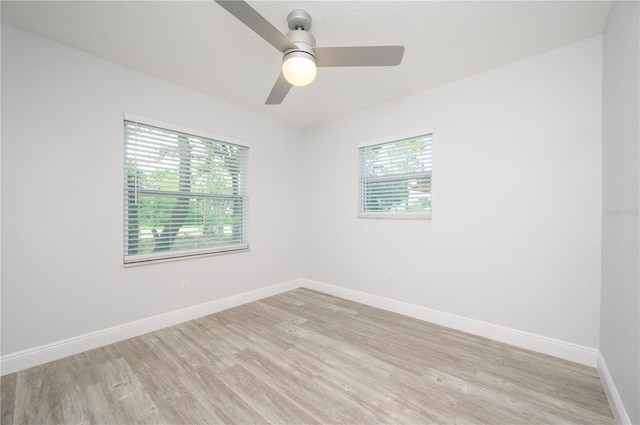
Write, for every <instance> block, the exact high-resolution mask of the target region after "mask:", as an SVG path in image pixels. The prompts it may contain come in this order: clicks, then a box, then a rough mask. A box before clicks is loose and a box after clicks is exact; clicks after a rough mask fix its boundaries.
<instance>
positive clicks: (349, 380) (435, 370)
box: [0, 289, 614, 425]
mask: <svg viewBox="0 0 640 425" xmlns="http://www.w3.org/2000/svg"><path fill="white" fill-rule="evenodd" d="M1 387H2V388H1V390H2V391H1V396H2V400H0V402H1V404H0V406H1V423H2V424H7V425H8V424H31V423H33V424H36V423H37V424H62V423H75V424H80V423H82V424H134V423H139V424H186V423H189V424H196V423H198V424H216V423H220V424H268V423H272V424H275V423H278V424H283V423H289V424H314V423H327V424H329V423H331V424H354V423H380V424H382V423H385V424H414V423H430V424H507V423H508V424H540V423H545V424H594V425H595V424H602V425H609V424H613V423H614V421H613V417H612V414H611V410H610V408H609V405H608V402H607V398H606V395H605V393H604V389H603V386H602V383H601V382H600V379H599V376H598V373H597V371H596V370H595V369H593V368H589V367H586V366H583V365H578V364H575V363H571V362H567V361H564V360H560V359H557V358H553V357H551V356H546V355H542V354H539V353H534V352H532V351H528V350H523V349H519V348H516V347H513V346H509V345H507V344H503V343H500V342H496V341H491V340H488V339H486V338H482V337H478V336H475V335H471V334H467V333H464V332H458V331H455V330H452V329H448V328H445V327H442V326H439V325H435V324H431V323H425V322H422V321H420V320H417V319H413V318H409V317H405V316H402V315H400V314H396V313H391V312H387V311H383V310H379V309H376V308H374V307H370V306H366V305H362V304H358V303H354V302H351V301H348V300H344V299H340V298H337V297H333V296H331V295H328V294H323V293H320V292H316V291H311V290H307V289H296V290H293V291H289V292H286V293H283V294H279V295H276V296H273V297H269V298H265V299H263V300H260V301H256V302H253V303H249V304H246V305H242V306H239V307H236V308H232V309H229V310H225V311H222V312H219V313H216V314H213V315H210V316H206V317H202V318H199V319H196V320H192V321H190V322H186V323H182V324H180V325H177V326H173V327H169V328H166V329H162V330H159V331H157V332H152V333H149V334H146V335H141V336H139V337H136V338H132V339H129V340H126V341H122V342H119V343H116V344H112V345H109V346H105V347H101V348H98V349H96V350H91V351H88V352H86V353H81V354H78V355H75V356H71V357H67V358H65V359H61V360H58V361H55V362H51V363H48V364H46V365H41V366H37V367H34V368H31V369H26V370H23V371H20V372H18V373H14V374H10V375H7V376H4V377H2V379H1Z"/></svg>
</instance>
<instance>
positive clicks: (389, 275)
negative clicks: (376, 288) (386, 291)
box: [387, 273, 394, 285]
mask: <svg viewBox="0 0 640 425" xmlns="http://www.w3.org/2000/svg"><path fill="white" fill-rule="evenodd" d="M393 283H394V278H393V274H392V273H388V274H387V285H393Z"/></svg>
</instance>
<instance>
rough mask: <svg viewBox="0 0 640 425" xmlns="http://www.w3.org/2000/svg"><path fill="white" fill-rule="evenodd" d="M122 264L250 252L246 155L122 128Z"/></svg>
mask: <svg viewBox="0 0 640 425" xmlns="http://www.w3.org/2000/svg"><path fill="white" fill-rule="evenodd" d="M124 133H125V134H124V138H125V154H124V156H125V158H124V159H125V176H124V223H125V225H124V262H125V263H136V262H144V261H150V260H157V259H165V258H177V257H185V256H193V255H202V254H210V253H215V252H222V251H233V250H241V249H247V248H248V247H249V245H248V241H247V155H248V148H247V147H246V146H240V145H237V144H233V143H226V142H222V141H219V140H214V139H210V138H206V137H200V136H196V135H193V134H188V133H185V132H180V131H174V130H169V129H167V128H161V127H157V126H153V125H148V124H143V123H141V122H137V121H133V120H127V117H125V121H124Z"/></svg>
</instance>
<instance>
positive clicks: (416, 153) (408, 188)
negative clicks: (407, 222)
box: [358, 133, 432, 218]
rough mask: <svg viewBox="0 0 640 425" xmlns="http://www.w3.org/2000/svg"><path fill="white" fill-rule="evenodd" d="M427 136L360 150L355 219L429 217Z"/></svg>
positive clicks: (428, 152) (429, 168) (429, 171)
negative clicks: (357, 207) (356, 215)
mask: <svg viewBox="0 0 640 425" xmlns="http://www.w3.org/2000/svg"><path fill="white" fill-rule="evenodd" d="M431 136H432V135H431V134H430V133H429V134H424V135H420V136H415V137H410V138H406V139H402V140H396V141H392V142H384V143H377V144H371V145H365V146H361V147H360V202H359V204H360V206H359V215H358V216H359V217H363V218H367V217H372V218H430V217H431Z"/></svg>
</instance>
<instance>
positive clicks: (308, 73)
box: [282, 53, 318, 87]
mask: <svg viewBox="0 0 640 425" xmlns="http://www.w3.org/2000/svg"><path fill="white" fill-rule="evenodd" d="M317 72H318V68H317V67H316V63H315V61H314V60H313V58H312V57H311V56H310V55H307V54H305V53H302V54H290V55H288V56H287V58H286V59H285V61H284V63H283V64H282V73H283V74H284V78H286V80H287V81H288V82H289V83H291V85H293V86H297V87H304V86H308V85H309V84H311V83H312V82H313V80H315V78H316V74H317Z"/></svg>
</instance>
